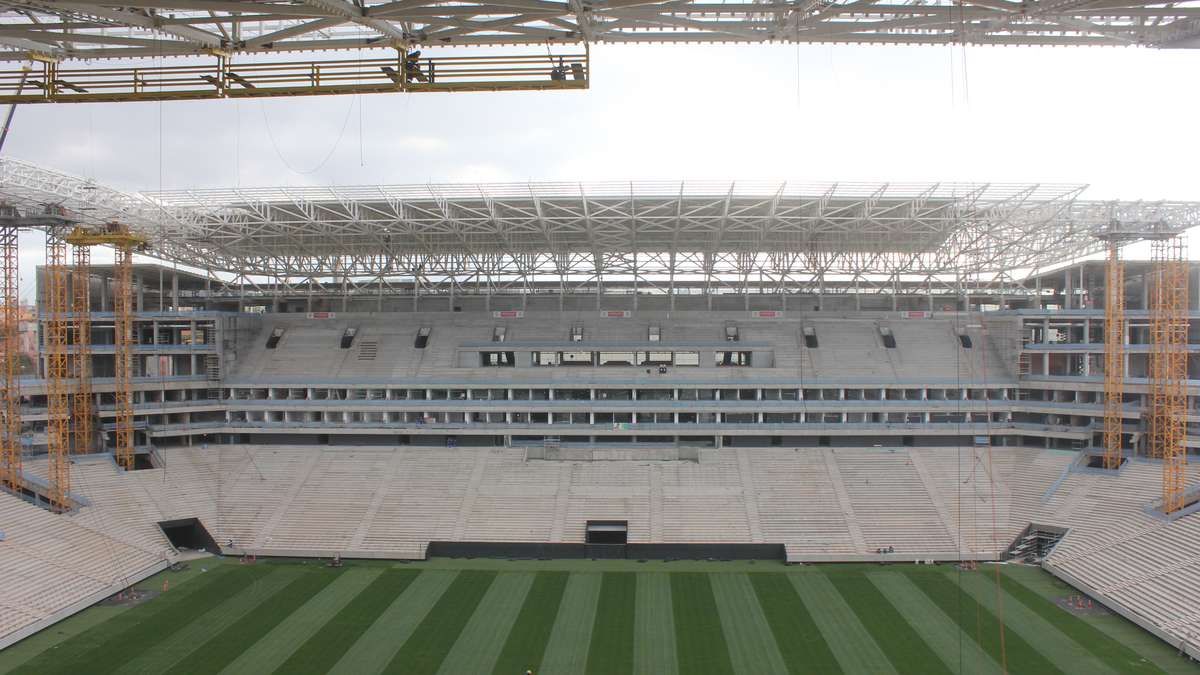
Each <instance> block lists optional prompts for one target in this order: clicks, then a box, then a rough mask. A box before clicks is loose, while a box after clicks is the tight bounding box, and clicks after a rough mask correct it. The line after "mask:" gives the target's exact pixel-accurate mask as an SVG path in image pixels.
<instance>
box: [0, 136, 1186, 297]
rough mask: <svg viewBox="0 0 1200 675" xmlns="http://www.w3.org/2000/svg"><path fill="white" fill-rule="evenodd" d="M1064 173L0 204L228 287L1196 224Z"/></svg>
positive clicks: (938, 247)
mask: <svg viewBox="0 0 1200 675" xmlns="http://www.w3.org/2000/svg"><path fill="white" fill-rule="evenodd" d="M1082 191H1083V186H1080V185H1039V184H1026V185H1011V184H983V185H978V184H975V185H964V184H912V183H892V184H864V183H729V182H725V183H715V182H708V183H705V182H694V183H692V182H686V183H665V182H662V183H651V182H647V183H582V184H580V183H512V184H491V185H475V184H470V185H423V186H411V185H410V186H362V187H336V188H334V187H330V188H264V189H238V190H201V191H187V192H171V193H159V194H136V195H135V194H129V193H124V192H120V191H118V190H113V189H110V188H106V187H104V186H102V185H97V184H95V183H94V182H92V181H86V180H83V179H80V178H76V177H73V176H69V175H65V174H61V173H58V172H54V171H49V170H46V169H43V168H40V167H37V166H34V165H32V164H28V163H25V162H20V161H16V160H12V159H3V160H0V199H6V200H8V201H9V202H10V203H14V204H17V205H21V206H23V207H26V208H40V205H41V204H44V203H47V202H50V203H55V204H61V205H62V206H63V207H65V208H67V209H70V210H72V211H74V212H77V213H78V218H79V219H80V221H81V222H84V223H93V224H102V223H104V222H108V221H110V220H116V221H119V222H122V223H126V224H128V225H129V227H130V228H131V229H132V230H133V231H134V232H136V233H138V234H140V235H142V236H144V237H145V238H146V239H147V240H148V242H149V244H150V246H151V247H152V248H153V249H154V253H155V255H156V256H157V257H159V258H161V259H164V260H168V261H174V262H177V263H180V264H183V265H187V266H191V267H196V266H197V265H203V266H204V267H205V268H206V269H207V270H208V271H210V272H212V273H213V274H214V276H216V275H217V274H218V273H224V274H226V275H229V276H228V277H227V278H234V279H237V280H239V283H253V282H254V281H259V282H272V283H283V284H289V283H295V284H305V283H328V282H335V283H338V284H342V285H344V286H346V287H349V288H353V287H354V286H355V285H357V284H364V285H366V284H375V285H376V289H377V288H378V287H379V286H381V285H387V284H390V283H403V284H409V285H411V286H412V287H417V288H423V287H428V288H436V289H437V291H438V292H451V293H461V294H464V295H466V294H479V293H494V292H499V291H505V290H519V289H522V288H530V287H532V286H535V285H537V286H540V287H545V285H547V284H557V285H558V286H559V287H560V289H562V290H564V291H571V290H573V289H574V288H578V287H582V286H589V287H597V286H603V285H604V284H607V283H614V284H617V285H621V284H624V285H633V286H634V287H635V288H636V289H638V290H644V291H645V292H673V291H674V290H675V289H676V288H677V287H680V286H690V287H691V288H703V289H704V290H707V291H713V292H721V290H722V289H745V288H749V287H751V286H754V287H756V288H763V287H768V288H777V289H779V290H780V291H787V292H806V291H808V290H813V291H815V290H816V289H818V288H823V287H826V286H829V285H840V286H843V287H849V286H855V287H861V288H862V289H863V290H864V291H866V290H868V289H871V288H877V289H880V290H881V291H887V290H894V289H895V288H898V287H900V286H902V285H903V286H905V287H912V286H925V287H928V288H931V289H934V290H940V289H942V288H955V287H958V286H960V285H961V284H963V283H965V281H966V280H970V283H972V284H974V285H976V286H977V287H986V286H987V285H989V284H995V285H1004V284H1009V285H1014V286H1019V283H1020V281H1021V280H1022V279H1023V278H1024V277H1025V276H1026V275H1027V274H1029V273H1030V272H1032V271H1036V270H1039V269H1042V268H1046V267H1050V266H1057V265H1060V264H1062V263H1064V262H1067V261H1070V260H1072V259H1077V258H1080V257H1083V256H1087V255H1090V254H1093V253H1096V252H1099V251H1101V250H1103V249H1104V243H1103V242H1102V241H1100V240H1098V239H1097V238H1096V237H1095V235H1096V233H1097V232H1099V231H1101V230H1102V229H1103V228H1104V227H1105V226H1106V225H1107V224H1108V223H1109V222H1111V221H1112V220H1114V219H1117V220H1121V221H1124V222H1134V221H1139V222H1156V221H1164V222H1167V223H1169V224H1171V226H1172V227H1176V228H1179V229H1186V228H1188V227H1192V226H1195V225H1197V224H1200V202H1102V201H1089V200H1083V199H1080V193H1081V192H1082Z"/></svg>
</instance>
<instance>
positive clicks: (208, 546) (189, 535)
mask: <svg viewBox="0 0 1200 675" xmlns="http://www.w3.org/2000/svg"><path fill="white" fill-rule="evenodd" d="M158 527H159V529H161V530H162V531H163V534H165V535H167V539H168V540H169V541H170V542H171V545H172V546H174V547H175V548H177V549H179V550H183V549H191V550H193V551H208V552H209V553H212V554H214V555H220V554H221V549H220V547H218V546H217V542H216V541H215V540H214V539H213V538H212V535H211V534H209V533H208V530H206V529H204V525H202V524H201V523H200V521H199V520H198V519H196V518H180V519H179V520H161V521H159V523H158Z"/></svg>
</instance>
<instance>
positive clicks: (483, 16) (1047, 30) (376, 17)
mask: <svg viewBox="0 0 1200 675" xmlns="http://www.w3.org/2000/svg"><path fill="white" fill-rule="evenodd" d="M583 42H588V43H629V42H637V43H678V42H693V43H712V42H734V43H763V42H806V43H864V44H923V45H945V44H957V43H963V44H998V45H1104V46H1124V45H1142V46H1151V47H1175V48H1195V47H1200V3H1197V2H1196V0H1185V1H1184V2H1139V1H1137V0H1106V1H1104V2H1086V1H1082V0H1029V1H1025V2H1015V1H1013V0H966V1H964V2H956V1H953V0H930V1H924V0H901V1H899V2H886V3H879V2H873V1H871V0H796V1H794V2H778V1H771V0H765V1H759V0H754V1H749V0H735V1H733V2H722V3H713V2H698V1H696V0H561V1H558V0H476V1H471V0H459V1H455V2H443V1H441V0H403V1H401V2H395V1H392V0H387V1H383V0H358V1H356V2H350V1H349V0H303V1H293V0H286V1H267V0H249V1H239V2H231V1H230V0H121V2H119V3H108V2H89V1H86V0H28V1H18V2H10V3H5V6H4V9H3V10H2V11H0V59H3V60H9V61H24V60H28V59H29V58H30V57H31V56H35V57H37V58H42V59H45V58H50V59H57V60H63V59H118V58H156V59H157V58H162V57H169V56H187V55H193V56H200V55H210V56H211V55H222V56H233V55H245V54H278V53H282V52H301V51H317V50H338V49H354V50H358V49H377V48H394V49H408V48H411V47H414V46H421V47H438V46H454V45H530V46H533V47H538V46H542V45H546V44H557V43H583Z"/></svg>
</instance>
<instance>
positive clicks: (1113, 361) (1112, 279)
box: [1104, 239, 1125, 469]
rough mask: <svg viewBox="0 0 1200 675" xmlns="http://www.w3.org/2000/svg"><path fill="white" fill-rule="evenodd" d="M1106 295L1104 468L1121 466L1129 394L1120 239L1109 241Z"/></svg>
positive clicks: (1123, 276)
mask: <svg viewBox="0 0 1200 675" xmlns="http://www.w3.org/2000/svg"><path fill="white" fill-rule="evenodd" d="M1106 271H1107V275H1106V276H1107V286H1106V288H1105V299H1104V468H1106V469H1118V468H1120V467H1121V437H1122V434H1123V432H1124V426H1125V420H1124V398H1125V268H1124V265H1123V264H1122V263H1121V247H1120V243H1119V242H1118V241H1117V240H1116V239H1110V240H1109V242H1108V266H1107V270H1106Z"/></svg>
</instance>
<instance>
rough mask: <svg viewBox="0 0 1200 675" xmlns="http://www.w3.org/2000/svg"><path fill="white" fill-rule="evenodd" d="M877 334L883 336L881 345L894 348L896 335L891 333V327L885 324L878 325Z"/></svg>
mask: <svg viewBox="0 0 1200 675" xmlns="http://www.w3.org/2000/svg"><path fill="white" fill-rule="evenodd" d="M879 335H880V337H882V338H883V346H884V347H887V348H888V349H895V348H896V336H895V335H893V334H892V329H891V328H888V327H886V326H880V327H879Z"/></svg>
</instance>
